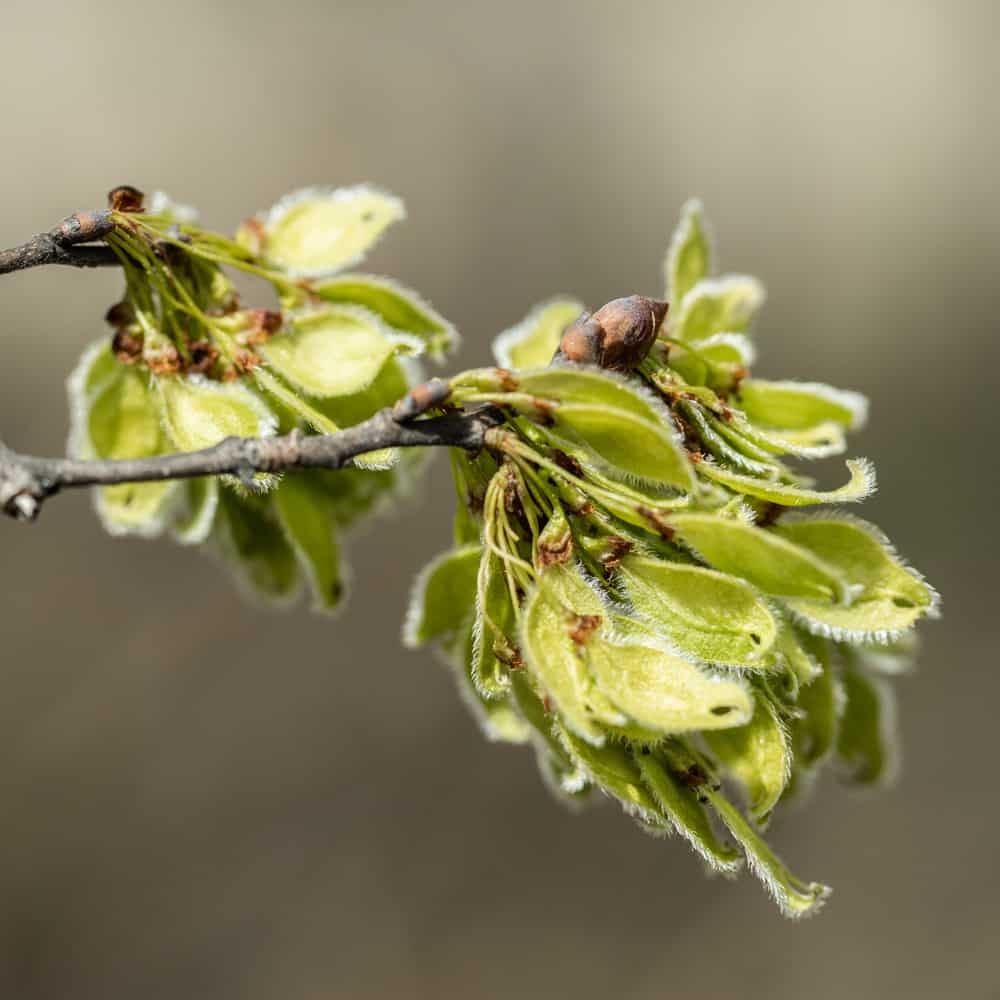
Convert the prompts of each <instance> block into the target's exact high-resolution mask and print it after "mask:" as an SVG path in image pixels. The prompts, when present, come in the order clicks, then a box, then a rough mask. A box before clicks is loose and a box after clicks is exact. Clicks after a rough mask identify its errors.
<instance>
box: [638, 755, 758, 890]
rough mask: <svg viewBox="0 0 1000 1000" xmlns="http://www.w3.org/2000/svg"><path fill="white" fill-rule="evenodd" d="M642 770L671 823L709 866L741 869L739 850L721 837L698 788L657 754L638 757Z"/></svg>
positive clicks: (732, 870) (731, 870) (725, 870)
mask: <svg viewBox="0 0 1000 1000" xmlns="http://www.w3.org/2000/svg"><path fill="white" fill-rule="evenodd" d="M635 762H636V764H637V765H638V768H639V773H640V774H641V775H642V780H643V782H644V783H645V785H646V787H647V788H648V789H649V791H650V792H651V793H652V795H653V798H654V799H655V800H656V804H657V805H658V806H659V807H660V810H661V812H662V813H663V814H664V816H665V817H666V818H667V819H668V820H669V822H670V825H671V827H673V829H674V830H675V831H676V832H677V833H679V834H680V835H681V836H682V837H683V838H684V839H685V840H686V841H687V842H688V843H689V844H690V845H691V847H692V848H694V850H695V851H696V852H697V853H698V854H699V855H700V856H701V857H702V859H703V860H704V861H705V863H706V864H708V866H709V867H710V868H711V869H713V870H714V871H717V872H722V873H724V874H727V875H730V874H735V872H736V871H738V870H739V867H740V864H741V861H742V859H741V858H740V855H739V852H738V851H735V850H734V849H733V848H732V847H730V846H728V845H725V844H723V843H721V842H720V841H719V838H718V837H717V836H716V833H715V830H713V829H712V824H711V822H710V821H709V818H708V816H707V814H706V813H705V808H704V806H702V804H701V803H700V802H699V801H698V794H697V792H696V791H695V790H694V789H691V788H687V787H685V786H684V785H683V784H681V782H679V781H678V780H677V779H676V778H675V777H674V776H673V774H672V773H671V771H670V768H669V765H668V764H667V763H666V762H665V761H661V760H659V759H657V757H655V756H654V755H653V754H651V753H650V754H639V755H637V756H636V758H635Z"/></svg>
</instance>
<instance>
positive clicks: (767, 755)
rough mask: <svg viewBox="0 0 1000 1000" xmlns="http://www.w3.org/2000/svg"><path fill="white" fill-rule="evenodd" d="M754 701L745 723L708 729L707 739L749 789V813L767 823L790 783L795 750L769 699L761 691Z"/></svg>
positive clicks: (711, 748)
mask: <svg viewBox="0 0 1000 1000" xmlns="http://www.w3.org/2000/svg"><path fill="white" fill-rule="evenodd" d="M755 701H756V708H755V709H754V713H753V718H751V719H750V721H749V722H748V723H747V724H746V725H745V726H740V727H738V728H735V729H724V730H720V731H718V732H708V733H705V741H706V743H707V744H708V748H709V750H710V751H711V752H712V753H713V754H714V755H715V756H716V757H718V759H719V762H720V763H721V764H722V767H723V769H724V770H725V771H726V772H727V773H729V774H730V775H732V777H733V778H735V779H736V780H737V781H738V782H739V783H740V784H741V785H742V786H743V788H744V789H745V790H746V794H747V799H748V802H749V807H750V814H751V815H752V816H753V818H754V819H755V820H756V821H757V822H758V823H764V822H766V820H767V818H768V816H769V815H770V813H771V810H772V809H773V808H774V807H775V805H777V803H778V799H780V798H781V793H782V792H783V791H784V790H785V785H786V784H787V783H788V778H789V775H790V774H791V770H792V750H791V746H790V745H789V739H788V733H787V732H786V730H785V727H784V725H783V724H782V723H781V720H780V719H779V718H778V716H777V713H776V712H775V710H774V707H773V706H772V705H771V702H770V700H769V699H768V698H765V697H764V696H762V695H761V694H760V693H758V694H757V695H756V697H755Z"/></svg>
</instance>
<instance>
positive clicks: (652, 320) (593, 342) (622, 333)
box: [556, 295, 668, 372]
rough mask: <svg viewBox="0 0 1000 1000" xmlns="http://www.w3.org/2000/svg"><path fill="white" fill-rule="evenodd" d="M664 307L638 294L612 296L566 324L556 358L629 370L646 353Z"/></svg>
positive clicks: (664, 313) (654, 337) (659, 323)
mask: <svg viewBox="0 0 1000 1000" xmlns="http://www.w3.org/2000/svg"><path fill="white" fill-rule="evenodd" d="M667 308H668V304H667V303H666V302H662V301H660V300H659V299H647V298H645V297H644V296H642V295H630V296H628V297H627V298H624V299H613V300H612V301H611V302H608V303H607V304H606V305H603V306H601V308H600V309H598V310H597V312H595V313H594V314H593V315H592V316H590V315H588V314H587V313H584V314H583V315H582V316H580V318H579V319H577V320H575V321H574V322H573V323H572V324H571V325H570V326H569V327H567V329H566V330H565V331H564V333H563V335H562V339H561V340H560V342H559V350H558V351H557V352H556V358H557V359H560V360H564V361H572V362H574V363H575V364H590V365H598V366H599V367H601V368H610V369H612V370H613V371H622V372H624V371H630V370H631V369H632V368H635V366H636V365H637V364H639V362H640V361H642V359H643V358H645V356H646V355H647V354H648V353H649V349H650V348H651V347H652V346H653V341H654V340H656V334H657V333H658V332H659V329H660V325H661V324H662V323H663V320H664V318H665V317H666V315H667Z"/></svg>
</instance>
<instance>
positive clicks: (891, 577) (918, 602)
mask: <svg viewBox="0 0 1000 1000" xmlns="http://www.w3.org/2000/svg"><path fill="white" fill-rule="evenodd" d="M772 530H773V531H774V532H775V534H777V535H778V536H779V537H781V538H784V539H786V540H787V541H789V542H791V543H792V544H794V545H797V546H798V547H800V548H802V549H805V550H807V551H808V552H810V553H812V554H813V555H814V556H815V557H816V558H817V559H820V560H822V561H823V562H824V563H825V564H826V565H828V566H832V567H833V568H834V569H836V571H837V572H838V573H839V574H840V575H841V576H843V577H844V578H845V579H846V580H847V581H848V583H849V584H850V586H851V589H852V593H853V595H854V596H853V599H852V600H851V602H850V603H849V604H839V605H828V604H824V603H819V602H816V601H813V600H790V601H788V607H789V608H790V609H791V610H792V612H793V613H794V614H795V615H796V616H797V617H798V618H799V619H800V620H801V621H803V622H804V623H805V624H806V626H807V627H808V628H810V629H811V630H813V631H815V632H817V633H819V634H823V635H829V636H832V637H833V638H836V639H844V640H847V641H852V642H857V641H860V640H871V641H876V642H886V641H889V640H891V639H893V638H895V637H897V636H898V635H899V634H900V633H901V632H904V631H905V630H906V629H908V628H910V627H912V626H913V625H914V624H915V623H916V621H917V620H918V619H919V618H922V617H923V616H924V615H927V614H933V613H935V612H936V610H937V595H936V594H935V593H934V591H933V590H931V588H930V587H929V586H928V585H927V584H926V583H925V582H924V580H923V578H922V577H921V576H920V575H919V574H918V573H916V572H915V571H914V570H912V569H909V568H908V567H907V566H905V565H904V564H903V563H902V562H901V561H900V560H899V558H898V557H897V556H896V554H895V553H894V552H893V550H892V547H891V546H890V545H889V542H888V540H887V539H886V538H885V537H884V536H883V535H882V533H881V532H880V531H879V530H878V529H877V528H876V527H875V526H874V525H871V524H868V523H867V522H866V521H862V520H860V519H858V518H848V517H845V516H843V515H834V514H821V515H819V516H817V517H815V518H812V517H810V518H805V517H799V518H795V517H786V518H784V519H783V520H782V521H781V522H780V523H779V524H778V525H776V526H775V527H774V528H773V529H772Z"/></svg>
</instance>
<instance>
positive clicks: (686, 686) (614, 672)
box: [585, 637, 753, 735]
mask: <svg viewBox="0 0 1000 1000" xmlns="http://www.w3.org/2000/svg"><path fill="white" fill-rule="evenodd" d="M585 658H586V662H587V666H588V667H589V668H590V673H591V674H592V675H593V677H594V679H595V680H596V681H597V684H598V686H599V687H600V689H601V691H603V692H604V694H605V695H606V696H607V698H608V699H609V700H610V701H611V703H612V704H614V705H615V706H617V707H618V708H619V709H620V710H621V711H622V712H623V713H625V715H627V716H628V717H629V718H630V719H632V720H633V721H634V722H636V723H637V724H638V725H639V726H641V727H642V728H644V729H647V730H649V731H651V732H655V733H664V734H667V735H669V734H671V733H685V732H691V731H692V730H707V729H718V728H724V727H728V726H739V725H742V724H743V723H744V722H746V721H747V720H748V719H749V718H750V713H751V712H752V711H753V702H752V700H751V697H750V692H749V690H748V689H747V687H746V686H745V685H744V684H743V682H742V681H739V680H735V679H733V680H730V679H726V678H723V677H718V676H714V675H712V674H710V673H707V672H706V671H704V670H701V669H700V668H698V667H696V666H695V665H694V664H692V663H689V662H688V661H687V660H684V659H682V658H681V657H679V656H677V655H676V654H675V653H671V652H668V651H667V650H665V649H662V648H657V647H655V646H653V645H639V644H633V643H628V644H626V643H620V644H619V643H611V642H608V641H606V640H604V639H601V638H599V637H594V638H592V639H591V641H590V642H589V643H588V644H587V647H586V655H585Z"/></svg>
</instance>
